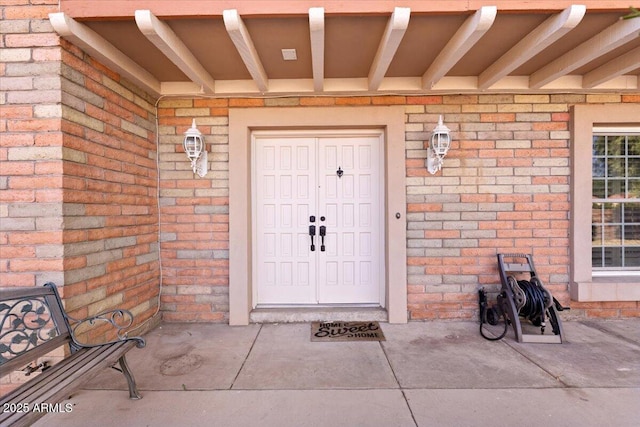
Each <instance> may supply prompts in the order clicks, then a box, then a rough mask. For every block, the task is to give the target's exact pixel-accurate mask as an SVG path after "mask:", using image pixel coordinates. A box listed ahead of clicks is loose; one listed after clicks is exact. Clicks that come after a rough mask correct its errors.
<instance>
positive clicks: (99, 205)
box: [0, 0, 159, 339]
mask: <svg viewBox="0 0 640 427" xmlns="http://www.w3.org/2000/svg"><path fill="white" fill-rule="evenodd" d="M57 11H58V1H57V0H56V1H48V0H38V1H37V2H35V1H28V0H16V1H11V2H9V3H3V5H2V6H1V7H0V17H1V18H2V20H1V21H0V30H1V31H0V34H1V39H0V40H1V44H0V58H1V61H0V79H1V80H0V82H1V83H0V85H1V90H0V94H1V95H0V97H1V98H0V109H1V112H2V115H1V119H0V138H1V139H2V144H1V145H0V161H1V166H0V170H1V173H0V176H1V177H0V189H1V190H2V191H1V192H0V202H1V205H0V260H1V261H0V286H39V285H42V284H44V283H45V282H48V281H52V282H55V283H56V284H58V285H59V286H60V287H61V288H60V291H61V293H62V294H63V297H64V299H65V304H66V307H67V310H69V311H70V313H71V314H72V315H73V316H74V317H77V318H81V317H85V316H87V315H94V314H97V313H98V312H100V311H103V310H107V309H112V308H114V307H120V308H127V309H130V310H132V311H133V313H134V315H135V316H136V322H137V323H138V324H140V323H142V322H143V321H145V320H146V319H148V318H150V317H151V316H152V315H153V314H154V313H155V312H156V309H157V306H158V290H159V250H158V237H157V236H158V209H157V200H158V199H157V191H158V185H157V174H156V152H157V150H156V124H155V107H154V103H155V99H153V98H151V97H150V96H148V95H147V94H145V93H144V92H142V91H140V90H139V89H138V88H136V87H134V86H132V85H130V84H129V83H127V82H126V81H124V80H121V79H120V76H118V75H117V74H116V73H113V72H112V71H110V70H109V69H107V68H105V67H104V66H102V65H101V64H99V63H97V62H96V61H94V60H93V59H92V58H91V57H89V56H87V55H85V54H84V53H83V52H82V51H80V50H79V49H77V48H76V47H74V46H72V45H70V44H69V43H67V42H65V41H61V40H60V38H59V37H58V36H57V34H55V32H54V31H53V29H52V27H51V25H50V23H49V20H48V13H50V12H57ZM102 333H103V331H102V332H101V331H97V334H98V335H100V334H102ZM94 335H95V334H94ZM94 338H95V339H100V338H101V337H100V336H95V337H94Z"/></svg>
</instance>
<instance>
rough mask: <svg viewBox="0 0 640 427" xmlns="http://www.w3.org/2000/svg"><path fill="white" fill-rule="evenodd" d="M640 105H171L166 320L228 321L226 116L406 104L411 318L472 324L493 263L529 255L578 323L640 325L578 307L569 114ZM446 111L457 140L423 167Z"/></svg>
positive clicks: (558, 101) (476, 98)
mask: <svg viewBox="0 0 640 427" xmlns="http://www.w3.org/2000/svg"><path fill="white" fill-rule="evenodd" d="M621 102H623V103H624V102H633V103H637V102H638V95H562V94H557V95H556V94H549V95H518V94H505V95H464V96H407V97H404V96H387V97H357V98H350V97H336V98H332V97H322V98H307V97H302V98H297V97H292V98H279V99H229V100H226V99H211V100H206V99H205V100H202V99H165V100H163V101H161V102H160V104H159V116H160V142H161V146H160V147H161V148H160V150H161V166H160V167H161V172H160V176H161V205H162V208H161V216H162V259H163V264H164V269H163V273H164V284H165V288H164V290H163V300H162V301H163V304H162V307H163V310H164V319H166V320H181V321H204V320H213V321H218V320H220V321H224V320H226V318H227V315H228V312H227V307H228V280H229V278H228V263H227V262H228V250H227V249H228V245H229V242H228V234H227V231H228V227H227V225H228V221H229V218H228V213H227V212H228V210H227V204H228V199H227V195H228V185H227V180H228V174H227V169H228V164H227V160H228V154H227V153H228V124H227V114H228V108H233V107H242V108H252V107H270V106H300V108H313V107H314V106H320V105H321V106H332V105H336V106H337V105H341V106H344V105H354V106H363V105H389V104H393V105H405V108H406V142H405V144H406V168H407V181H406V182H407V187H406V191H407V203H408V206H407V228H408V231H407V233H408V241H407V248H408V260H407V263H408V266H407V267H408V294H409V295H408V298H409V301H408V303H409V318H410V319H411V320H423V319H476V318H477V288H478V286H479V285H482V286H486V287H487V289H489V290H497V289H498V288H499V282H500V279H499V276H498V269H497V261H496V253H500V252H503V253H507V252H509V253H513V252H525V253H532V254H533V256H534V261H535V263H536V270H537V272H538V274H539V275H540V277H541V279H542V281H543V282H544V283H545V284H546V285H547V286H548V287H549V288H550V290H551V291H552V293H553V295H554V296H555V297H556V298H558V299H559V300H560V301H561V302H562V303H563V304H565V305H571V307H572V311H571V312H570V313H571V316H573V317H592V316H598V317H623V316H639V315H640V307H639V306H638V302H620V303H577V302H570V301H569V294H568V281H569V270H568V269H569V237H568V233H569V207H570V205H569V203H570V201H569V179H570V164H569V162H570V160H569V140H570V135H569V108H570V106H571V105H573V104H583V103H621ZM440 114H442V115H444V118H445V123H446V125H447V126H449V127H450V128H451V129H452V136H453V144H452V148H451V151H450V152H449V155H448V156H447V157H446V159H445V163H444V167H443V170H442V171H441V172H439V173H437V174H436V175H431V174H429V173H428V172H427V170H426V168H425V158H426V146H427V145H426V144H427V143H428V139H429V137H430V134H431V130H432V129H433V127H434V126H435V124H436V123H437V120H438V116H439V115H440ZM192 118H195V119H196V122H197V125H198V129H199V130H200V131H201V132H202V133H203V134H204V136H205V142H206V143H207V146H208V147H209V153H210V156H209V159H210V161H211V162H210V166H211V169H212V171H210V172H209V175H207V176H206V177H205V178H199V177H197V176H196V175H194V174H193V173H192V171H191V170H190V168H189V162H188V161H187V159H186V157H185V155H184V153H183V150H182V147H181V144H182V139H183V133H184V131H185V130H186V129H187V128H188V127H189V126H190V124H191V119H192Z"/></svg>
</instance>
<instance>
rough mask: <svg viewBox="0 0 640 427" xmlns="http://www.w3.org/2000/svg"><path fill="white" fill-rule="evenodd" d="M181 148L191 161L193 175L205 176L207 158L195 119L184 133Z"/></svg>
mask: <svg viewBox="0 0 640 427" xmlns="http://www.w3.org/2000/svg"><path fill="white" fill-rule="evenodd" d="M182 147H183V148H184V152H185V153H186V154H187V157H188V158H189V160H191V168H192V169H193V173H197V174H198V175H199V176H200V177H203V176H205V175H206V174H207V163H208V162H207V157H208V156H207V150H206V149H205V145H204V139H203V138H202V133H201V132H200V131H199V130H198V129H197V128H196V119H193V123H192V124H191V127H190V128H189V129H187V131H186V132H185V133H184V142H183V143H182Z"/></svg>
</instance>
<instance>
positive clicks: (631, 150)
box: [591, 128, 640, 275]
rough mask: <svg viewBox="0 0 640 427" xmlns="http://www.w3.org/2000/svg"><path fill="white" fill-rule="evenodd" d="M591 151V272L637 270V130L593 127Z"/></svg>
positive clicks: (639, 149) (639, 258) (639, 194)
mask: <svg viewBox="0 0 640 427" xmlns="http://www.w3.org/2000/svg"><path fill="white" fill-rule="evenodd" d="M592 153H593V154H592V156H593V158H592V172H591V174H592V180H593V181H592V196H593V200H592V203H593V204H592V210H591V213H592V223H591V253H592V256H591V262H592V268H593V272H594V275H598V274H599V272H609V271H633V270H640V129H634V128H629V129H607V128H594V131H593V145H592Z"/></svg>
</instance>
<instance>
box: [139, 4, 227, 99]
mask: <svg viewBox="0 0 640 427" xmlns="http://www.w3.org/2000/svg"><path fill="white" fill-rule="evenodd" d="M135 18H136V24H137V25H138V28H139V29H140V31H141V32H142V34H144V36H145V37H146V38H147V39H149V41H150V42H151V43H153V44H154V45H155V46H156V47H157V48H158V49H160V51H161V52H162V53H163V54H164V55H165V56H166V57H167V58H169V60H170V61H171V62H173V63H174V64H175V65H176V66H177V67H178V68H179V69H180V70H181V71H182V72H183V73H184V74H186V75H187V77H189V78H190V79H191V81H193V82H195V83H197V84H199V85H200V86H201V87H202V92H204V93H214V92H215V81H214V79H213V77H211V75H210V74H209V73H208V72H207V70H205V69H204V67H203V66H202V64H200V62H199V61H198V60H197V59H196V57H195V56H193V53H191V51H190V50H189V48H187V46H185V44H184V43H183V42H182V40H180V38H179V37H178V36H177V35H176V34H175V33H174V32H173V30H172V29H171V28H170V27H169V25H167V24H166V23H164V22H162V21H160V20H159V19H158V18H156V17H155V15H154V14H153V13H151V11H150V10H136V14H135Z"/></svg>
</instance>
